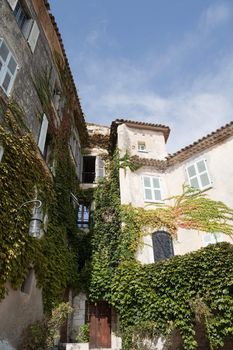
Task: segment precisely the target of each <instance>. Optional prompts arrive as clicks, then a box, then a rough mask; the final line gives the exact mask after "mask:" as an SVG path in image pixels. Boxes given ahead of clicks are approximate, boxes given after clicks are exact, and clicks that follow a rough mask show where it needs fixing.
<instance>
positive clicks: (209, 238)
mask: <svg viewBox="0 0 233 350" xmlns="http://www.w3.org/2000/svg"><path fill="white" fill-rule="evenodd" d="M202 241H203V247H207V246H208V245H209V244H215V243H219V242H223V236H222V233H220V232H213V233H211V232H205V233H203V236H202Z"/></svg>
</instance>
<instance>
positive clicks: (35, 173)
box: [0, 108, 79, 312]
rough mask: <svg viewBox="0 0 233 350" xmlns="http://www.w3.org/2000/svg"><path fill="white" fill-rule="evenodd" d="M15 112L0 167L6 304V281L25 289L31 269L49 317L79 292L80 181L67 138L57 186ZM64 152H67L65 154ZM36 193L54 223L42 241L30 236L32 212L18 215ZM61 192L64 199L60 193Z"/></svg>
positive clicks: (0, 282) (0, 256)
mask: <svg viewBox="0 0 233 350" xmlns="http://www.w3.org/2000/svg"><path fill="white" fill-rule="evenodd" d="M12 111H13V109H12V108H11V109H7V110H6V112H5V124H6V125H9V126H10V128H11V133H9V131H8V129H7V128H5V129H4V128H3V127H2V126H1V127H0V136H1V142H2V144H3V147H4V156H3V160H2V162H1V163H0V191H1V198H0V202H1V203H0V205H1V208H3V210H2V216H1V222H0V239H1V249H0V298H3V297H4V295H5V288H4V285H5V283H6V281H9V282H11V284H12V286H13V288H15V289H18V288H20V286H21V285H22V283H23V281H24V279H25V277H26V276H27V274H28V269H29V267H30V266H33V267H34V269H35V272H36V276H37V283H38V285H39V287H41V288H42V292H43V301H44V306H45V311H48V312H50V311H51V309H52V308H53V307H54V306H56V305H57V304H58V303H59V302H61V301H62V300H63V297H64V292H65V290H66V288H67V287H71V286H72V287H77V285H78V282H79V278H78V277H79V276H78V247H77V244H78V240H77V237H78V230H77V229H76V227H75V209H74V208H73V206H72V204H71V202H70V192H73V193H75V191H76V190H77V188H78V181H77V179H76V175H75V171H74V164H73V163H72V162H71V160H70V157H69V151H68V141H67V137H66V138H65V137H60V140H58V141H57V147H56V152H55V154H56V162H55V163H56V174H57V175H56V177H55V181H53V179H52V176H51V174H50V173H49V171H48V168H47V167H46V165H45V164H44V161H43V160H42V159H41V156H40V154H39V153H38V149H37V146H36V144H35V142H34V140H33V138H32V136H30V135H29V134H25V135H21V134H20V133H19V126H18V122H17V121H16V120H15V116H14V114H12ZM62 127H63V126H62ZM62 127H61V128H62ZM62 136H63V134H62ZM58 145H59V147H58ZM59 150H62V151H61V152H60V153H59ZM67 157H68V160H67V159H66V158H67ZM62 172H64V176H61V173H62ZM35 187H36V189H37V196H38V198H40V199H41V200H42V202H43V211H44V213H47V214H48V217H49V224H48V229H47V231H46V232H45V234H44V236H43V237H42V238H41V239H40V240H36V239H33V238H31V237H29V235H28V227H29V221H30V218H31V210H32V207H26V206H25V207H22V208H21V209H20V210H19V211H18V208H20V206H21V205H22V203H24V202H26V201H28V200H31V199H32V198H34V196H35ZM61 188H62V191H63V192H62V193H61V192H59V191H60V189H61ZM62 214H63V216H62Z"/></svg>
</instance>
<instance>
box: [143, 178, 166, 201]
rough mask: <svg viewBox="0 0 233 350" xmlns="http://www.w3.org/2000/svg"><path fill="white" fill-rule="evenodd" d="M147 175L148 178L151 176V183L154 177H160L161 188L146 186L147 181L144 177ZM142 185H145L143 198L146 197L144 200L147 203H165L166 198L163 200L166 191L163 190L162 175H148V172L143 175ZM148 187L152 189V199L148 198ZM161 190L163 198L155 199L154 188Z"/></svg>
mask: <svg viewBox="0 0 233 350" xmlns="http://www.w3.org/2000/svg"><path fill="white" fill-rule="evenodd" d="M145 177H148V178H150V183H151V184H152V179H154V178H155V179H158V180H159V188H157V187H152V186H150V187H147V186H145V182H144V178H145ZM142 186H143V199H144V202H146V203H163V202H164V200H163V198H164V191H163V184H162V178H161V176H158V175H157V176H156V175H146V174H144V175H142ZM146 189H150V190H151V193H152V199H147V198H146V192H145V190H146ZM158 189H159V190H160V195H161V199H155V197H154V190H158Z"/></svg>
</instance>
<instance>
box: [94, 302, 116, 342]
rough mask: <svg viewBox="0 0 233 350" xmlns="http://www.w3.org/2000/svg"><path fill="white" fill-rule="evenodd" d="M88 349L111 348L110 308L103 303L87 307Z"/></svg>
mask: <svg viewBox="0 0 233 350" xmlns="http://www.w3.org/2000/svg"><path fill="white" fill-rule="evenodd" d="M89 322H90V348H91V349H94V348H111V308H110V306H109V305H108V303H106V302H105V301H100V302H98V303H97V304H90V305H89Z"/></svg>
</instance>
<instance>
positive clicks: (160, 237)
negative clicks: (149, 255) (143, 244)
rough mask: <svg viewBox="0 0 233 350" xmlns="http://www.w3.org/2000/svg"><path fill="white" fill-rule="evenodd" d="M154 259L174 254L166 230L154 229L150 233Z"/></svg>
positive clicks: (165, 257)
mask: <svg viewBox="0 0 233 350" xmlns="http://www.w3.org/2000/svg"><path fill="white" fill-rule="evenodd" d="M152 242H153V250H154V260H155V261H158V260H164V259H169V258H171V257H172V256H173V255H174V250H173V243H172V238H171V236H170V234H169V233H168V232H166V231H156V232H154V233H153V234H152Z"/></svg>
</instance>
